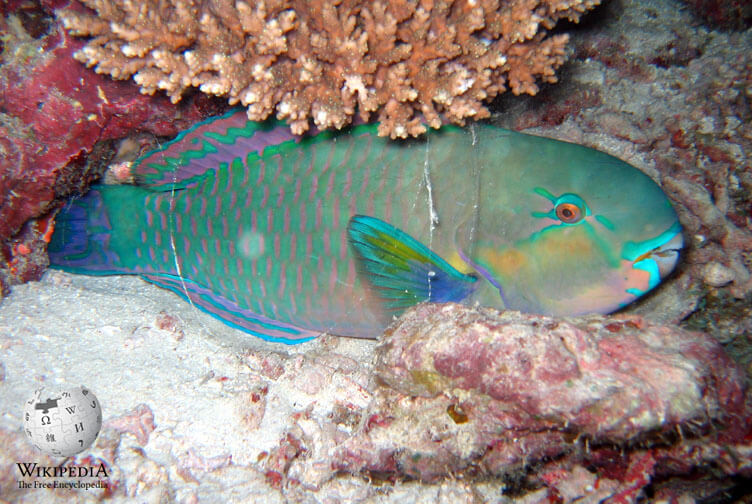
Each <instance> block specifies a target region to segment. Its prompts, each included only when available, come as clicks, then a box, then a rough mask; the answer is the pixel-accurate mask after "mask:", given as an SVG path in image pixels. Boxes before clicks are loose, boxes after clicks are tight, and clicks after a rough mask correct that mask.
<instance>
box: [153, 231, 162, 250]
mask: <svg viewBox="0 0 752 504" xmlns="http://www.w3.org/2000/svg"><path fill="white" fill-rule="evenodd" d="M154 242H155V243H156V244H157V247H161V246H162V233H160V232H156V233H154Z"/></svg>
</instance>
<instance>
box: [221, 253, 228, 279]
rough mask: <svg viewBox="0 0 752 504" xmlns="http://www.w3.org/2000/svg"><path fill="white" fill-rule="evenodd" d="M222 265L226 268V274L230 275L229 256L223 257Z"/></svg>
mask: <svg viewBox="0 0 752 504" xmlns="http://www.w3.org/2000/svg"><path fill="white" fill-rule="evenodd" d="M222 267H223V268H224V269H225V275H227V276H229V275H230V262H229V260H228V259H227V256H223V257H222Z"/></svg>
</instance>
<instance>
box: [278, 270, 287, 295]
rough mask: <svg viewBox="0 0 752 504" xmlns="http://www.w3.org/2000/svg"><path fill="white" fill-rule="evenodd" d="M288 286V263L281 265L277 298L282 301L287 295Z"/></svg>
mask: <svg viewBox="0 0 752 504" xmlns="http://www.w3.org/2000/svg"><path fill="white" fill-rule="evenodd" d="M286 285H287V263H282V264H280V274H279V287H278V288H277V297H278V298H280V299H282V297H284V295H285V286H286Z"/></svg>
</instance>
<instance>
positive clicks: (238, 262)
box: [235, 257, 245, 277]
mask: <svg viewBox="0 0 752 504" xmlns="http://www.w3.org/2000/svg"><path fill="white" fill-rule="evenodd" d="M235 269H237V270H238V276H241V277H244V276H245V261H243V258H242V257H236V258H235Z"/></svg>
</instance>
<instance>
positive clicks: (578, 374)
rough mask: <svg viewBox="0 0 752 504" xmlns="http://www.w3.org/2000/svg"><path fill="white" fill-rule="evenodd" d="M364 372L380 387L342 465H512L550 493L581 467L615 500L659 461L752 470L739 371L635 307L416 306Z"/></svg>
mask: <svg viewBox="0 0 752 504" xmlns="http://www.w3.org/2000/svg"><path fill="white" fill-rule="evenodd" d="M375 373H376V380H377V382H380V383H381V384H382V386H381V387H379V389H378V390H377V392H376V394H375V400H374V404H373V405H372V407H371V408H369V411H370V417H369V420H368V422H366V423H365V426H364V428H363V430H362V431H361V432H360V433H359V434H357V435H355V436H353V437H352V438H350V439H348V440H347V441H346V442H344V443H343V444H342V445H341V446H339V447H338V451H337V456H336V457H335V458H336V460H337V462H336V464H335V466H336V467H337V468H339V469H341V470H345V471H351V472H358V471H361V472H365V473H369V474H377V475H382V477H383V475H391V476H392V477H396V478H402V477H411V478H419V479H421V480H423V481H434V480H438V479H441V478H444V477H447V476H449V475H457V474H466V475H474V476H482V475H494V476H500V475H517V476H519V477H521V478H523V476H524V478H523V479H525V481H526V483H525V484H526V485H529V486H530V487H531V488H533V487H541V486H545V487H547V488H548V489H549V491H550V495H551V496H555V495H561V494H563V493H565V492H566V491H567V490H566V488H565V487H566V486H567V483H565V480H567V481H569V480H571V479H572V478H575V477H576V476H577V474H578V472H580V473H581V472H582V471H585V469H583V468H584V467H588V468H590V470H588V471H585V472H586V473H588V478H589V479H591V480H592V482H595V481H600V486H599V485H596V486H595V487H591V488H590V490H589V491H590V492H591V493H592V492H595V490H594V488H600V491H601V493H604V492H605V493H604V495H602V496H601V498H606V497H616V496H618V495H619V494H623V495H622V499H621V500H619V499H617V501H623V502H630V501H631V500H630V499H632V498H634V497H635V496H637V495H638V494H639V493H640V492H641V490H642V489H643V488H644V487H645V486H646V485H647V484H648V483H650V482H651V478H652V476H653V475H655V474H656V470H657V468H658V467H660V468H661V471H663V472H664V473H665V474H669V475H671V474H674V475H676V474H688V473H690V472H691V471H692V470H693V469H696V468H699V467H703V466H705V465H707V464H708V463H711V461H712V462H713V463H714V464H718V465H719V467H722V468H723V471H724V472H726V474H729V475H731V474H744V475H751V474H752V458H750V455H751V454H752V445H750V442H749V439H750V435H751V434H752V430H750V420H752V401H750V399H749V396H748V395H747V394H746V385H745V380H744V374H743V372H742V371H741V369H740V368H739V367H738V366H737V365H736V364H734V362H733V361H731V360H730V359H729V358H728V357H727V356H726V355H725V353H724V352H723V350H722V348H721V346H720V345H719V344H718V343H717V342H715V341H714V340H713V339H712V338H710V337H707V336H705V335H702V334H699V333H690V332H687V331H684V330H681V329H677V328H672V327H663V326H657V325H655V324H653V323H651V322H648V321H646V320H644V319H642V318H640V317H635V316H632V317H621V318H619V317H615V318H604V317H600V316H593V317H588V318H583V319H571V320H557V319H552V318H549V317H544V316H535V315H526V314H520V313H517V312H505V313H500V312H497V311H495V310H491V309H474V308H469V307H466V306H462V305H454V304H448V305H437V304H432V305H421V306H418V307H417V308H415V309H412V310H411V311H410V312H408V314H406V315H405V316H403V317H402V318H401V319H400V321H399V322H398V323H396V324H395V325H394V326H392V327H391V328H390V329H388V330H387V332H386V334H385V337H384V339H383V341H382V342H381V343H380V345H379V347H378V349H377V360H376V365H375ZM552 460H555V461H556V462H550V461H552ZM532 467H536V468H537V469H536V470H535V471H531V468H532ZM593 471H595V472H593ZM665 474H664V475H665ZM570 483H571V481H570ZM585 486H587V485H585ZM604 489H608V491H605V490H604ZM570 490H571V489H570ZM628 496H632V497H629V499H628V498H627V497H628Z"/></svg>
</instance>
